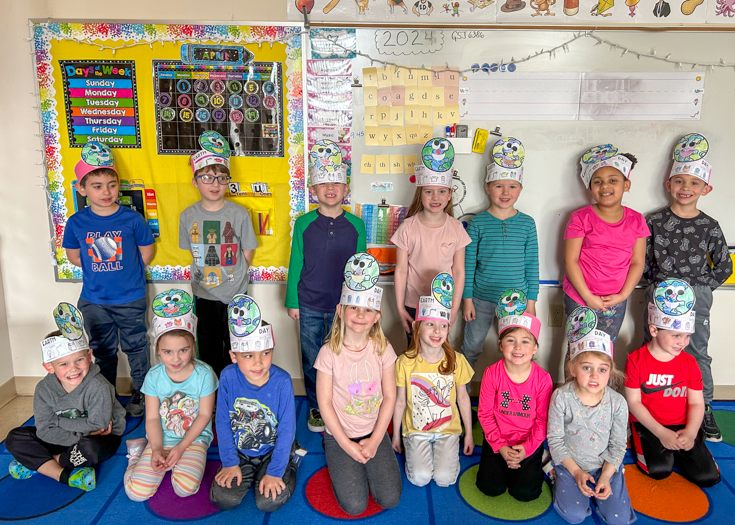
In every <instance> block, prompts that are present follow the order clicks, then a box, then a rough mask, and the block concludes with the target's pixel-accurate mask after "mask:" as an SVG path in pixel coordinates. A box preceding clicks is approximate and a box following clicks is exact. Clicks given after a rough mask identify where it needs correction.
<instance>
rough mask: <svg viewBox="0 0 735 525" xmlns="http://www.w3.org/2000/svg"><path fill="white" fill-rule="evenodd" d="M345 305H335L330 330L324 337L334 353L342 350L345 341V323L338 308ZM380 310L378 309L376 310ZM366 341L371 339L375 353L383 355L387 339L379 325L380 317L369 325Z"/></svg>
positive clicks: (337, 353)
mask: <svg viewBox="0 0 735 525" xmlns="http://www.w3.org/2000/svg"><path fill="white" fill-rule="evenodd" d="M344 306H347V305H341V304H340V305H337V312H336V313H335V315H334V322H333V323H332V330H331V331H330V332H329V336H328V337H327V339H326V341H325V342H326V344H328V345H329V348H331V349H332V352H334V353H335V354H336V355H339V354H340V352H342V345H343V344H344V341H345V328H346V327H345V323H344V322H343V321H342V315H340V313H344V312H340V311H339V310H340V308H343V307H344ZM377 311H378V312H380V310H377ZM367 339H368V341H372V343H373V347H374V349H375V353H376V354H378V355H383V353H385V349H386V348H387V347H388V339H386V337H385V334H384V333H383V329H382V328H381V327H380V319H378V320H377V321H375V324H374V325H373V326H371V327H370V330H369V331H368V334H367Z"/></svg>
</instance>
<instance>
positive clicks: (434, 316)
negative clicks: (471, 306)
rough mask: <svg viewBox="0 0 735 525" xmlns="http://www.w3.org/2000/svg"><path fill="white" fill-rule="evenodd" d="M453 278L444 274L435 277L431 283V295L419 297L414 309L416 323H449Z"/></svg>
mask: <svg viewBox="0 0 735 525" xmlns="http://www.w3.org/2000/svg"><path fill="white" fill-rule="evenodd" d="M453 297H454V278H453V277H452V276H451V275H449V274H448V273H446V272H442V273H439V274H437V275H436V277H434V279H432V281H431V295H429V296H421V297H419V304H418V306H417V307H416V320H417V321H428V320H435V321H445V322H447V323H448V322H449V321H450V316H451V313H452V298H453Z"/></svg>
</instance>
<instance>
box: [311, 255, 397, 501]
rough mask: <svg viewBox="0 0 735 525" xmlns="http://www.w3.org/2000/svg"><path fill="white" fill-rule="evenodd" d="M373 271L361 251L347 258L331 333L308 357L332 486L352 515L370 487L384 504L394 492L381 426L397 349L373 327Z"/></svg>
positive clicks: (378, 293) (376, 309)
mask: <svg viewBox="0 0 735 525" xmlns="http://www.w3.org/2000/svg"><path fill="white" fill-rule="evenodd" d="M379 272H380V270H379V268H378V261H376V260H375V259H374V258H373V257H372V256H371V255H369V254H367V253H358V254H356V255H355V256H353V257H351V258H350V260H349V261H347V265H346V266H345V272H344V275H345V282H344V284H343V285H342V295H341V297H340V301H339V305H338V306H337V315H336V317H335V318H334V323H333V324H332V333H331V334H330V336H329V340H328V342H327V344H325V345H324V346H323V347H322V348H321V350H320V351H319V355H318V356H317V358H316V362H315V363H314V366H315V367H316V369H317V376H316V393H317V400H318V401H319V410H320V412H321V414H322V416H323V417H324V423H325V424H326V433H325V434H324V451H325V452H326V458H327V467H328V468H329V475H330V477H331V478H332V490H333V491H334V495H335V496H336V498H337V503H338V504H339V506H340V508H341V509H342V510H344V511H345V512H346V513H348V514H351V515H353V516H356V515H358V514H361V513H362V512H364V511H365V509H366V508H367V504H368V496H369V495H370V494H372V496H373V499H374V500H375V502H376V503H377V504H378V505H380V506H381V507H383V508H384V509H391V508H393V507H395V506H396V505H398V502H399V501H400V499H401V472H400V470H399V468H398V460H397V459H396V455H395V453H394V452H393V449H392V448H391V442H390V438H389V437H388V433H387V432H386V431H387V429H388V423H390V420H391V417H393V409H394V407H395V402H396V375H395V366H394V364H395V361H396V354H395V352H394V351H393V347H392V346H391V345H390V343H389V342H388V341H387V340H386V338H385V335H383V330H382V329H381V328H380V322H379V321H380V302H381V298H382V296H383V289H382V288H379V287H377V286H375V283H376V282H377V280H378V275H379Z"/></svg>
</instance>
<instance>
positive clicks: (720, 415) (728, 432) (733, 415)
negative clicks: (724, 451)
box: [714, 410, 735, 446]
mask: <svg viewBox="0 0 735 525" xmlns="http://www.w3.org/2000/svg"><path fill="white" fill-rule="evenodd" d="M714 416H715V421H717V426H718V427H720V432H722V441H724V442H725V443H727V444H728V445H732V446H735V412H733V411H731V410H715V411H714Z"/></svg>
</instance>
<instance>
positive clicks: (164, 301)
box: [151, 289, 192, 317]
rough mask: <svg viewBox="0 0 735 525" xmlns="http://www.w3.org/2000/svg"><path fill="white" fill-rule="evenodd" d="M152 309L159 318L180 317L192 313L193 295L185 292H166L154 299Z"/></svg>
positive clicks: (174, 290)
mask: <svg viewBox="0 0 735 525" xmlns="http://www.w3.org/2000/svg"><path fill="white" fill-rule="evenodd" d="M151 308H152V309H153V313H154V314H156V315H157V316H159V317H179V316H181V315H185V314H188V313H189V312H191V309H192V299H191V295H189V294H188V293H187V292H185V291H184V290H176V289H173V290H166V291H165V292H161V293H159V294H158V295H157V296H156V297H155V298H154V299H153V303H152V304H151Z"/></svg>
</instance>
